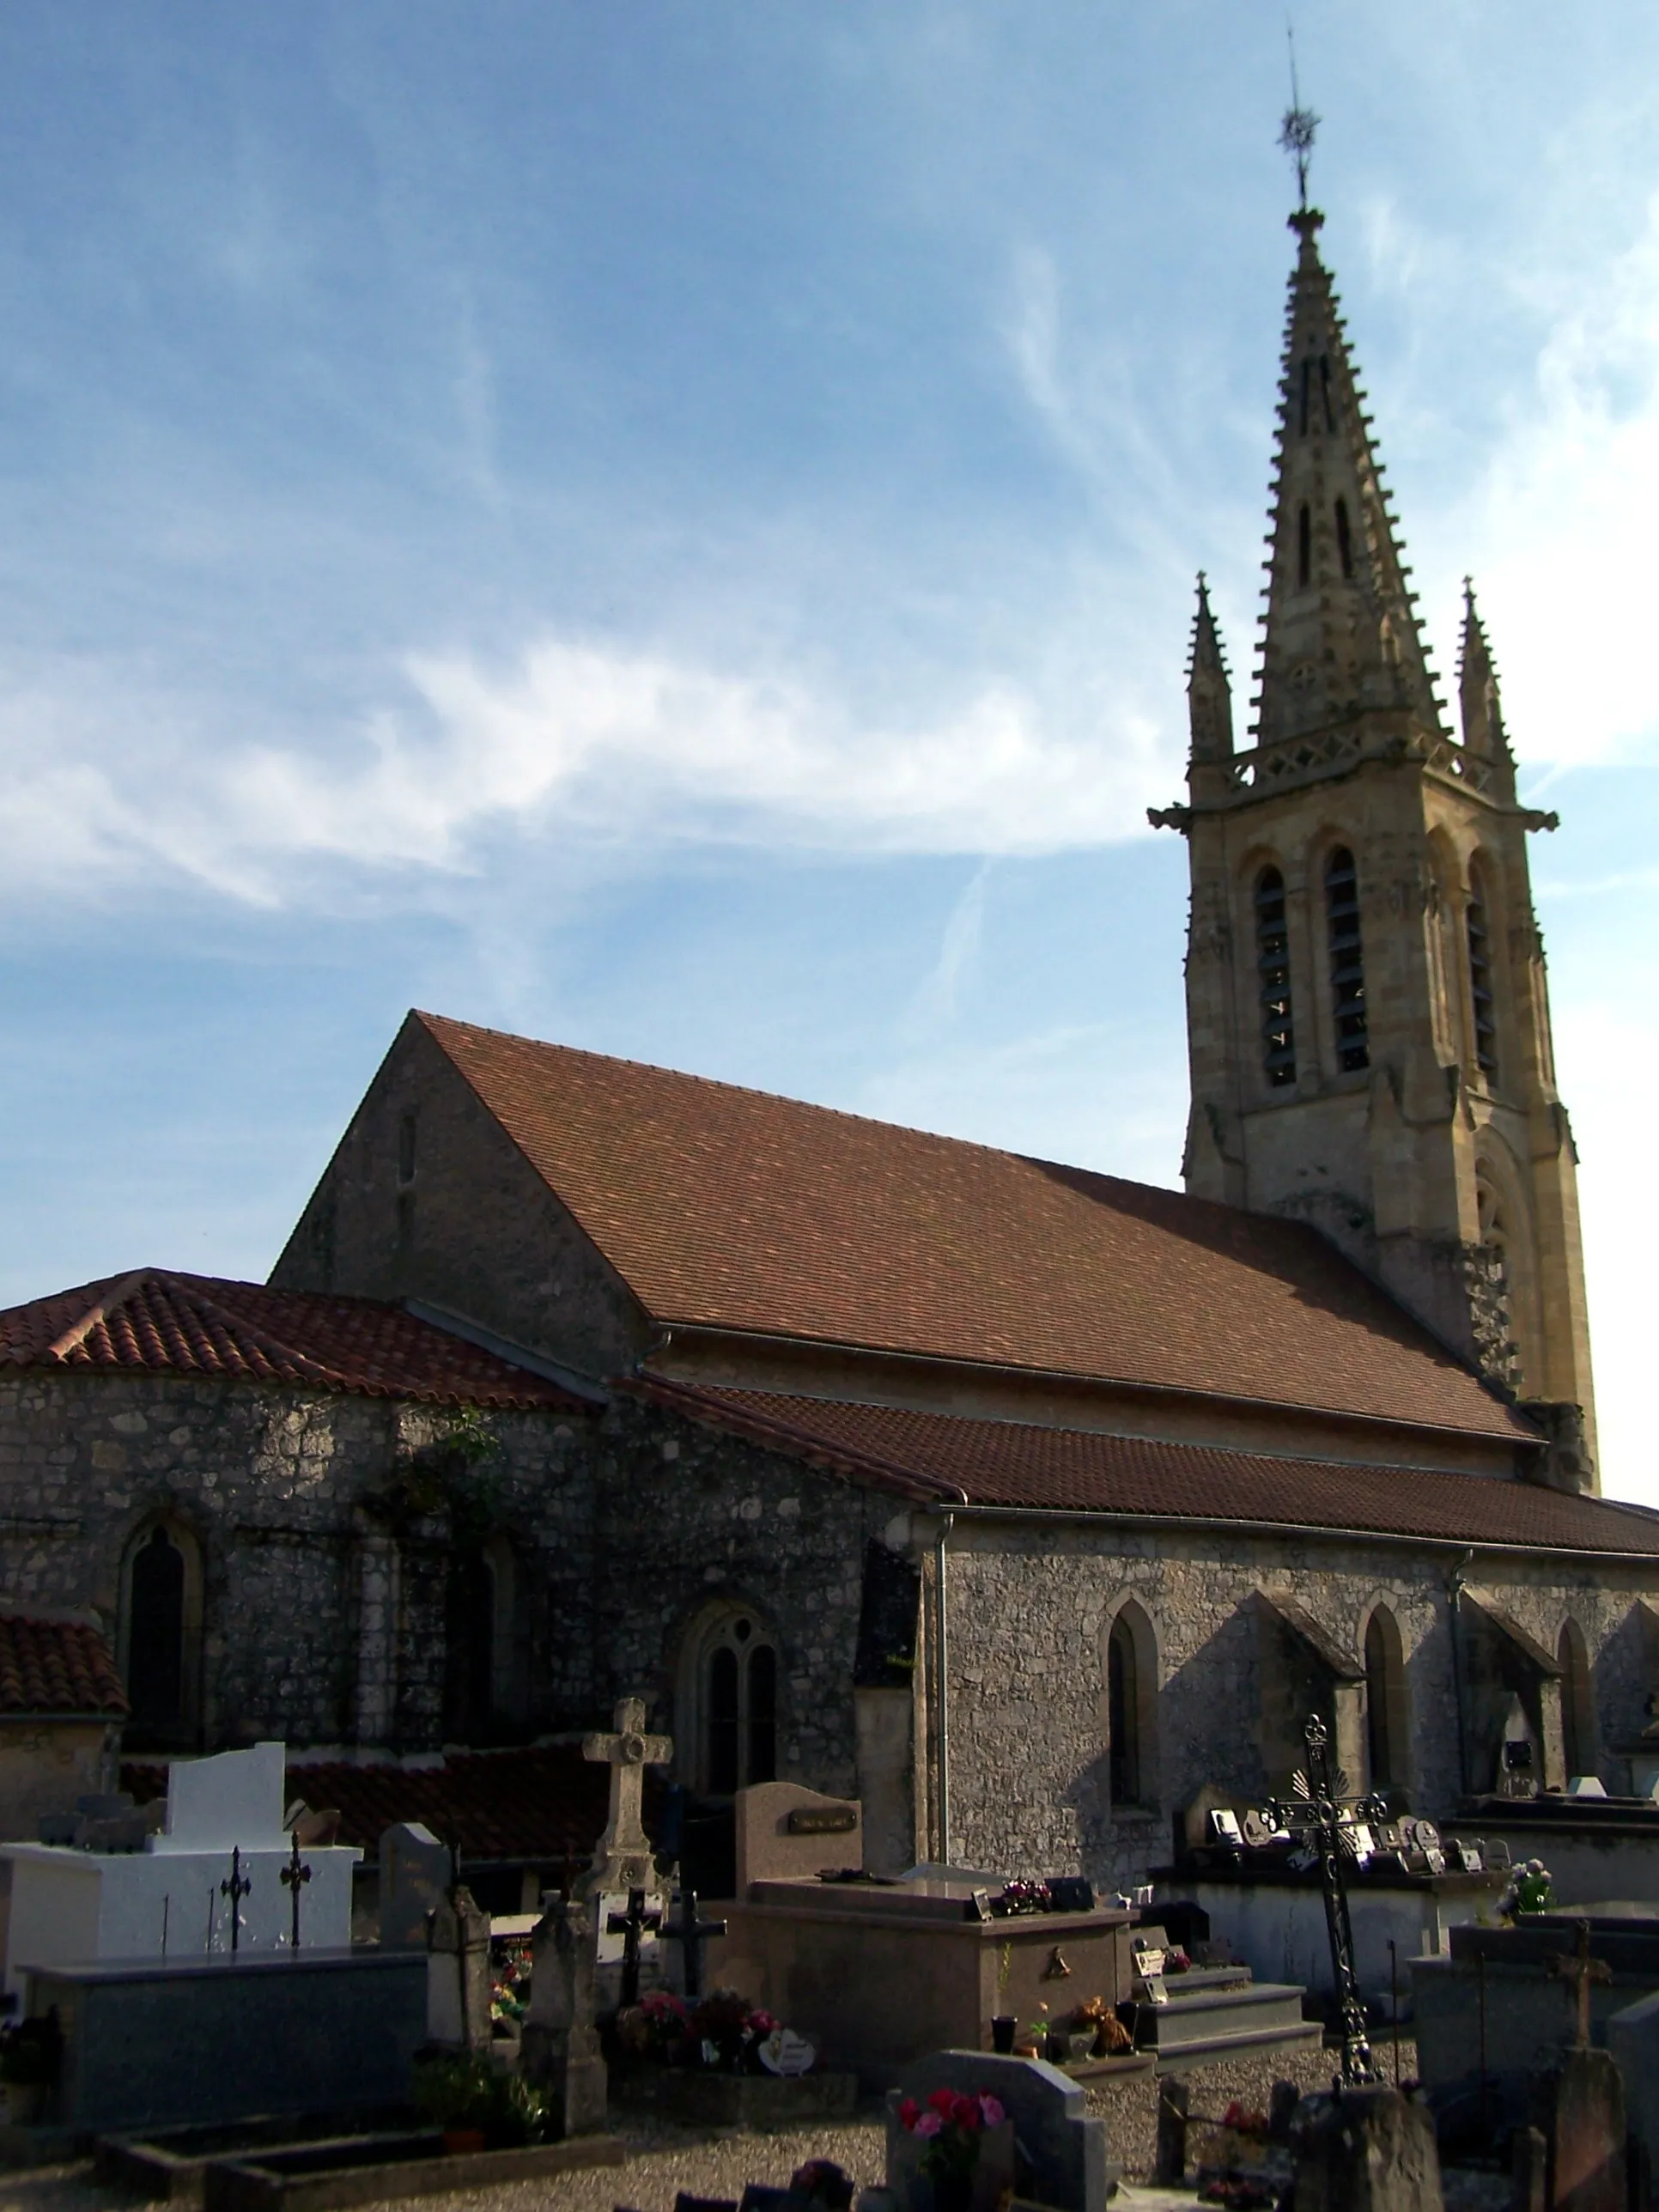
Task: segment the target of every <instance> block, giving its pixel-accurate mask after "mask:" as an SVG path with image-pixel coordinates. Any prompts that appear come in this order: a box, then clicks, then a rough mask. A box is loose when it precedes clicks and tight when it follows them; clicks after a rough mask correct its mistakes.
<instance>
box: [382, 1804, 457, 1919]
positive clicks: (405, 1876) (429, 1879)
mask: <svg viewBox="0 0 1659 2212" xmlns="http://www.w3.org/2000/svg"><path fill="white" fill-rule="evenodd" d="M453 1873H454V1868H453V1862H452V1860H451V1857H450V1850H449V1846H448V1844H445V1843H441V1842H440V1841H439V1839H438V1838H437V1837H436V1836H435V1835H434V1834H433V1832H432V1831H431V1829H430V1828H428V1827H423V1826H422V1824H421V1823H420V1822H419V1821H418V1820H399V1821H398V1822H396V1823H395V1824H394V1826H392V1827H390V1828H387V1829H386V1830H385V1831H384V1832H383V1833H382V1834H381V1837H380V1948H381V1949H382V1950H383V1951H423V1950H424V1949H425V1948H426V1925H427V1916H428V1914H429V1913H431V1912H432V1911H435V1909H436V1908H437V1907H438V1906H439V1905H441V1904H442V1902H443V1900H444V1897H445V1894H446V1893H447V1890H448V1888H449V1885H450V1881H451V1880H452V1878H453Z"/></svg>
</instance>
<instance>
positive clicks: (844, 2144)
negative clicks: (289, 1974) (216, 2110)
mask: <svg viewBox="0 0 1659 2212" xmlns="http://www.w3.org/2000/svg"><path fill="white" fill-rule="evenodd" d="M1379 2057H1381V2058H1382V2059H1383V2062H1384V2065H1385V2069H1387V2070H1389V2072H1391V2071H1392V2067H1393V2056H1392V2052H1391V2051H1390V2050H1389V2048H1388V2046H1387V2045H1384V2046H1383V2049H1382V2050H1381V2051H1380V2052H1379ZM1400 2061H1401V2075H1402V2077H1409V2076H1410V2075H1412V2074H1413V2072H1414V2071H1415V2069H1416V2052H1415V2051H1414V2050H1413V2047H1412V2045H1410V2044H1408V2043H1402V2044H1401V2049H1400ZM1335 2063H1336V2056H1335V2053H1334V2052H1333V2051H1322V2050H1320V2049H1319V2048H1318V2046H1317V2045H1315V2046H1314V2047H1313V2048H1312V2049H1310V2050H1306V2051H1296V2052H1292V2053H1291V2054H1289V2055H1288V2056H1286V2055H1284V2054H1281V2055H1280V2056H1279V2057H1276V2058H1272V2059H1267V2060H1241V2061H1240V2062H1238V2063H1236V2064H1234V2065H1231V2066H1206V2067H1203V2068H1201V2069H1194V2072H1193V2074H1192V2075H1191V2076H1190V2080H1191V2088H1192V2106H1193V2111H1194V2114H1195V2115H1198V2114H1202V2115H1204V2116H1206V2117H1214V2118H1219V2116H1220V2115H1221V2113H1222V2112H1225V2110H1226V2108H1227V2106H1228V2105H1229V2104H1230V2103H1231V2101H1232V2100H1233V2099H1234V2098H1235V2097H1237V2099H1239V2100H1240V2101H1241V2102H1242V2103H1243V2104H1244V2105H1246V2106H1252V2107H1255V2108H1259V2109H1261V2110H1265V2109H1266V2107H1267V2100H1268V2097H1269V2095H1270V2093H1271V2092H1272V2088H1273V2083H1274V2082H1275V2081H1278V2080H1279V2079H1281V2078H1283V2079H1284V2080H1286V2081H1295V2082H1296V2083H1297V2086H1298V2087H1302V2088H1304V2089H1320V2088H1324V2087H1328V2084H1329V2081H1330V2078H1331V2072H1332V2069H1333V2067H1334V2064H1335ZM1089 2108H1090V2110H1091V2112H1098V2113H1099V2114H1101V2116H1102V2117H1103V2118H1104V2120H1105V2121H1106V2124H1107V2133H1108V2137H1109V2142H1110V2146H1111V2155H1112V2156H1113V2157H1114V2158H1115V2159H1121V2160H1122V2162H1123V2165H1124V2167H1125V2169H1126V2173H1127V2179H1129V2180H1130V2181H1132V2182H1133V2181H1134V2180H1135V2179H1143V2180H1144V2179H1145V2178H1146V2177H1147V2176H1148V2175H1150V2173H1151V2172H1152V2154H1153V2148H1154V2142H1155V2137H1156V2131H1157V2112H1158V2082H1157V2079H1156V2077H1155V2076H1154V2075H1152V2074H1150V2073H1148V2074H1138V2075H1130V2076H1128V2077H1127V2079H1125V2080H1123V2081H1114V2082H1111V2083H1109V2084H1108V2085H1105V2086H1103V2087H1091V2089H1090V2091H1089ZM617 2133H618V2134H620V2135H621V2136H623V2140H624V2141H625V2142H626V2143H627V2144H628V2147H629V2160H628V2163H627V2165H626V2166H594V2167H592V2168H589V2169H588V2170H586V2171H585V2172H576V2173H569V2174H561V2175H556V2176H555V2177H554V2178H552V2179H549V2180H545V2181H523V2182H515V2183H513V2184H512V2185H510V2186H507V2187H504V2188H500V2189H481V2190H465V2191H459V2192H458V2193H457V2194H456V2195H454V2196H450V2197H421V2198H418V2199H416V2200H413V2202H415V2203H418V2204H419V2205H420V2206H422V2208H429V2212H611V2208H612V2207H613V2206H615V2205H619V2204H621V2205H629V2206H632V2207H634V2208H635V2212H673V2204H674V2198H675V2196H676V2194H677V2193H678V2191H680V2190H682V2189H684V2190H686V2191H690V2194H691V2195H692V2196H694V2197H741V2195H742V2194H743V2188H744V2183H745V2182H749V2181H766V2182H774V2183H777V2184H782V2183H784V2182H787V2180H788V2179H789V2177H790V2175H791V2174H792V2173H793V2172H794V2170H795V2168H796V2167H797V2166H799V2165H800V2164H801V2163H802V2161H803V2160H806V2159H809V2158H833V2159H835V2160H836V2161H837V2162H838V2163H839V2164H840V2165H841V2166H844V2167H845V2168H846V2170H847V2172H848V2173H850V2174H852V2175H853V2176H854V2179H856V2180H857V2181H858V2183H859V2184H860V2186H864V2185H868V2184H872V2183H877V2182H879V2181H880V2180H881V2179H882V2172H883V2166H884V2130H883V2126H882V2121H881V2117H880V2106H878V2104H876V2103H874V2102H872V2103H871V2104H869V2105H868V2106H866V2107H864V2108H863V2110H861V2112H860V2115H859V2117H858V2118H856V2119H855V2120H854V2121H852V2122H850V2123H848V2124H847V2125H845V2126H842V2127H822V2128H812V2129H806V2130H802V2131H801V2132H799V2134H790V2135H744V2134H740V2133H738V2131H737V2130H722V2131H720V2133H717V2134H714V2135H710V2134H708V2133H707V2132H704V2131H701V2130H692V2129H689V2128H673V2127H668V2126H665V2125H664V2124H662V2123H661V2122H659V2121H653V2120H648V2119H640V2120H635V2119H632V2118H629V2119H625V2120H621V2121H619V2122H618V2123H617ZM388 2201H389V2202H390V2203H405V2204H407V2203H410V2202H411V2200H410V2199H408V2198H404V2199H397V2198H392V2199H390V2200H388ZM131 2202H132V2200H131V2198H128V2197H122V2196H120V2195H119V2194H118V2193H117V2192H116V2191H112V2190H107V2189H103V2188H100V2186H99V2185H97V2184H96V2183H95V2182H94V2180H93V2179H92V2171H91V2167H90V2166H88V2165H86V2164H81V2165H76V2166H43V2167H40V2168H38V2169H37V2170H36V2171H34V2172H30V2173H7V2174H0V2212H118V2208H123V2207H130V2206H131Z"/></svg>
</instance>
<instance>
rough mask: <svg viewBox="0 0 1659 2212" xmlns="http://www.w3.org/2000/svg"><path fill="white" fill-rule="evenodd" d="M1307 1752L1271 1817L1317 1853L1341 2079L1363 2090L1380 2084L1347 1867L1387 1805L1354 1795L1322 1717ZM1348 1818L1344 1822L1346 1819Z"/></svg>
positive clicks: (1308, 1737)
mask: <svg viewBox="0 0 1659 2212" xmlns="http://www.w3.org/2000/svg"><path fill="white" fill-rule="evenodd" d="M1302 1740H1303V1741H1304V1744H1306V1746H1307V1747H1308V1764H1307V1767H1306V1770H1305V1771H1304V1772H1303V1773H1300V1774H1298V1775H1297V1776H1296V1778H1295V1779H1294V1781H1293V1783H1292V1784H1291V1787H1292V1789H1293V1790H1294V1791H1295V1795H1294V1796H1292V1797H1291V1798H1290V1799H1289V1800H1288V1801H1287V1800H1285V1799H1281V1798H1278V1797H1275V1798H1273V1800H1272V1802H1270V1803H1269V1805H1268V1807H1267V1817H1268V1819H1269V1820H1271V1821H1272V1822H1273V1826H1274V1828H1275V1829H1281V1828H1288V1829H1289V1831H1290V1832H1291V1835H1293V1836H1294V1837H1296V1838H1297V1841H1298V1842H1300V1843H1302V1844H1305V1845H1306V1846H1307V1847H1308V1849H1309V1850H1312V1851H1314V1852H1316V1854H1317V1856H1318V1859H1319V1872H1320V1879H1321V1881H1322V1884H1323V1887H1324V1891H1325V1930H1326V1933H1327V1935H1328V1936H1329V1938H1330V1945H1331V1972H1332V1975H1333V1978H1334V1980H1335V1983H1336V1997H1337V2003H1338V2005H1339V2007H1340V2010H1341V2015H1342V2079H1343V2081H1345V2082H1348V2083H1350V2084H1354V2085H1358V2084H1360V2083H1363V2082H1367V2081H1381V2079H1382V2075H1380V2074H1379V2073H1378V2071H1377V2069H1376V2066H1375V2064H1374V2063H1372V2059H1371V2047H1370V2043H1369V2041H1368V2040H1367V2039H1366V2035H1365V2005H1364V1999H1363V1998H1362V1997H1361V1996H1360V1994H1359V1978H1358V1974H1357V1973H1356V1972H1355V1971H1354V1960H1353V1929H1352V1926H1351V1924H1350V1923H1349V1919H1348V1889H1347V1883H1346V1881H1345V1880H1344V1878H1343V1863H1344V1861H1345V1860H1346V1859H1348V1858H1352V1857H1353V1856H1354V1850H1355V1844H1354V1833H1353V1824H1354V1822H1355V1821H1356V1820H1364V1821H1369V1822H1370V1823H1372V1824H1373V1825H1374V1826H1379V1827H1380V1826H1382V1824H1383V1822H1384V1821H1385V1820H1387V1819H1388V1817H1389V1807H1388V1801H1387V1800H1386V1799H1385V1798H1383V1797H1380V1796H1364V1797H1358V1796H1349V1795H1348V1794H1347V1786H1348V1778H1347V1776H1346V1774H1344V1773H1343V1772H1341V1771H1340V1769H1338V1768H1334V1767H1333V1766H1332V1765H1331V1743H1330V1732H1329V1730H1328V1729H1327V1728H1326V1726H1325V1723H1324V1721H1323V1719H1322V1717H1321V1716H1320V1715H1319V1714H1318V1713H1310V1715H1309V1716H1308V1719H1307V1723H1306V1725H1305V1726H1304V1729H1303V1731H1302ZM1345 1813H1346V1814H1347V1815H1348V1816H1349V1817H1348V1818H1347V1820H1344V1819H1343V1818H1342V1815H1343V1814H1345Z"/></svg>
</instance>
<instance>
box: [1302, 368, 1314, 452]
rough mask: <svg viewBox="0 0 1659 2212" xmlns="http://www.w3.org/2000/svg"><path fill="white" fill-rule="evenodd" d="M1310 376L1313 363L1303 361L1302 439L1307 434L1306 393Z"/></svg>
mask: <svg viewBox="0 0 1659 2212" xmlns="http://www.w3.org/2000/svg"><path fill="white" fill-rule="evenodd" d="M1312 375H1313V362H1311V361H1304V362H1303V364H1302V435H1303V436H1304V438H1305V437H1306V436H1307V435H1308V392H1309V388H1310V380H1311V378H1312Z"/></svg>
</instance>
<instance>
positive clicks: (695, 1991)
mask: <svg viewBox="0 0 1659 2212" xmlns="http://www.w3.org/2000/svg"><path fill="white" fill-rule="evenodd" d="M679 1907H680V1917H679V1918H678V1920H676V1921H673V1922H671V1923H670V1924H669V1926H667V1927H666V1928H665V1929H663V1931H662V1932H663V1934H664V1935H665V1936H667V1938H668V1940H669V1941H670V1942H671V1943H684V1946H685V1994H686V1996H688V1997H690V1998H691V1999H692V2001H693V2002H696V1999H697V1998H698V1997H700V1996H702V1945H703V1938H704V1937H705V1936H724V1935H725V1933H726V1923H725V1922H724V1921H723V1920H699V1919H698V1917H697V1893H696V1890H695V1889H683V1890H682V1891H681V1892H680V1894H679Z"/></svg>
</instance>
